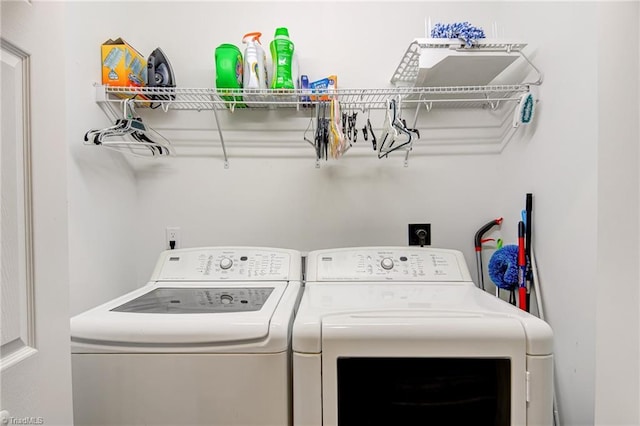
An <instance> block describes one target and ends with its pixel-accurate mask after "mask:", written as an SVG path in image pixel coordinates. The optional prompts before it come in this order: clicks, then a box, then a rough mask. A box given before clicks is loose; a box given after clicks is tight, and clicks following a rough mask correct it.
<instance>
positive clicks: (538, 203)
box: [67, 2, 639, 425]
mask: <svg viewBox="0 0 640 426" xmlns="http://www.w3.org/2000/svg"><path fill="white" fill-rule="evenodd" d="M625 8H629V9H630V10H629V11H630V12H634V13H636V16H637V7H636V6H634V5H633V4H631V3H629V4H625V5H624V8H623V10H624V11H623V12H621V13H622V14H624V13H625V11H626V9H625ZM142 16H144V17H145V19H141V17H142ZM168 16H170V17H171V20H170V21H168V22H169V23H170V24H169V25H166V26H161V25H159V24H158V23H159V22H160V21H163V20H164V19H165V18H164V17H168ZM96 17H100V19H96ZM426 17H431V19H432V22H434V23H435V22H451V21H462V20H469V21H471V22H472V23H474V24H475V25H479V26H482V27H484V28H485V29H490V28H491V25H492V23H493V22H497V23H498V24H499V28H500V30H501V35H504V36H506V37H509V38H517V39H522V40H524V41H526V42H528V43H529V47H528V48H527V49H526V52H527V53H528V55H529V56H530V57H531V59H532V60H533V61H534V63H535V64H536V65H537V66H538V67H539V68H540V69H541V70H542V71H543V72H544V74H545V81H544V83H543V85H542V86H541V87H540V88H539V95H540V103H539V104H538V108H537V110H536V119H535V123H534V124H533V125H532V127H529V128H527V129H523V131H522V132H521V133H520V134H519V135H517V136H516V137H515V138H514V139H513V140H512V141H511V142H510V144H509V145H508V146H507V148H506V149H505V150H504V152H503V153H502V154H501V155H427V154H428V153H431V152H438V149H439V148H438V145H437V144H438V143H441V142H442V140H437V139H434V138H433V134H434V133H437V134H440V133H438V131H437V130H434V129H433V127H434V126H438V125H440V124H441V123H443V122H444V121H441V119H442V120H445V118H443V117H442V116H441V115H439V114H438V113H434V112H431V113H428V114H423V115H422V116H421V121H420V123H421V126H422V128H423V129H426V128H431V130H429V131H424V130H423V134H425V136H424V138H423V141H421V142H422V144H423V145H422V146H421V145H420V142H419V143H418V146H416V148H415V149H414V152H413V153H412V156H411V157H410V160H409V163H410V164H409V167H408V168H404V167H402V158H399V157H394V158H390V159H386V160H377V159H374V158H373V157H372V156H369V155H367V154H368V153H369V149H368V148H366V147H365V146H364V145H358V146H357V147H356V148H355V149H354V150H353V152H350V153H348V155H347V156H346V157H345V158H344V159H342V160H339V161H336V162H330V163H327V164H325V163H323V164H322V167H321V168H320V169H316V168H315V167H314V161H313V152H312V150H311V148H310V147H309V146H307V145H306V143H305V142H303V141H302V133H303V131H304V128H305V127H306V125H307V123H308V119H307V118H305V117H304V116H303V117H300V116H296V115H295V114H290V113H287V112H285V111H269V112H259V113H251V112H247V111H238V112H236V113H234V114H232V115H230V114H222V115H223V127H224V128H225V129H232V128H234V127H237V126H238V125H239V124H240V125H241V126H243V127H245V128H246V129H249V130H251V129H253V131H252V132H249V133H239V132H233V131H229V132H227V133H226V136H227V139H228V140H229V141H228V144H227V149H228V151H229V154H230V168H229V169H224V168H223V165H222V161H221V158H220V149H219V146H218V144H217V143H216V142H213V143H210V142H209V141H207V140H206V139H207V138H213V139H214V141H215V140H217V137H216V133H215V132H214V131H213V130H212V129H213V126H212V125H211V122H212V117H211V113H210V112H201V113H199V114H198V113H195V112H187V113H180V112H176V113H174V114H166V115H163V113H162V112H161V111H154V112H153V114H149V117H150V118H149V120H150V121H149V122H150V123H153V124H154V125H157V126H158V127H160V128H163V129H164V130H166V134H167V135H170V136H171V137H172V139H174V142H176V145H177V147H182V148H185V147H186V148H187V150H186V152H190V153H196V152H202V153H203V155H202V156H185V157H181V158H174V159H168V160H160V161H151V162H149V161H142V162H140V161H135V162H133V163H132V164H133V167H132V168H130V167H129V165H128V163H126V162H125V161H123V160H122V159H121V158H120V157H118V156H117V155H113V154H112V153H108V152H105V151H103V150H96V149H92V148H90V147H83V146H81V145H80V142H79V141H80V137H81V135H82V134H83V133H84V132H85V131H86V130H88V129H89V128H92V127H99V126H105V125H106V124H107V123H106V121H105V118H104V116H102V115H101V113H100V112H99V109H98V107H97V106H95V103H94V101H93V97H92V95H93V93H92V88H91V84H92V82H94V81H97V80H98V79H99V72H98V69H99V68H98V55H99V54H98V46H99V44H100V43H101V42H103V41H104V40H106V39H107V38H112V37H118V36H121V37H123V38H125V39H126V40H127V41H129V42H130V43H132V44H133V45H134V46H135V47H136V48H137V49H138V50H140V51H141V52H144V54H148V53H149V52H151V51H152V50H153V49H154V48H155V47H158V46H161V47H162V49H163V50H164V51H165V53H166V54H167V55H168V56H169V59H170V60H171V62H172V65H173V67H174V69H175V72H176V77H177V80H178V85H179V86H182V87H212V86H213V84H214V76H215V74H214V62H213V52H214V49H215V47H216V46H217V45H219V44H221V43H225V42H231V43H235V44H238V45H239V44H240V39H241V37H242V35H243V34H244V33H245V32H250V31H256V30H259V31H262V32H263V33H264V36H263V44H264V45H265V46H266V45H268V42H269V41H270V40H271V38H272V33H273V31H274V29H275V28H276V26H286V27H288V28H289V31H290V34H291V37H292V39H293V41H294V42H295V44H296V47H297V48H298V49H299V51H300V56H301V62H302V66H303V72H304V73H307V74H309V75H310V77H311V78H312V79H315V78H320V77H322V76H325V75H328V74H332V73H335V74H337V75H338V77H339V78H338V84H339V86H340V87H345V88H351V87H385V86H387V85H388V80H389V78H390V76H391V73H392V72H393V70H394V69H395V67H396V65H397V62H398V60H399V59H400V57H401V56H402V54H403V52H404V50H405V49H406V47H407V46H408V44H409V42H410V41H411V40H412V39H413V38H415V37H420V36H423V35H424V19H425V18H426ZM69 19H70V22H77V25H70V26H69V28H68V33H67V36H68V41H67V42H68V52H69V56H68V60H69V62H70V64H69V65H68V67H67V68H68V75H67V78H68V79H69V81H73V82H75V87H74V92H73V96H69V103H68V109H69V111H70V112H71V113H70V114H69V115H70V116H73V117H77V118H78V120H77V122H75V123H70V134H72V135H74V138H75V139H74V140H72V141H71V142H72V143H71V145H72V148H71V156H72V165H71V166H70V167H71V170H70V197H71V199H70V210H71V218H70V228H71V230H70V233H71V234H70V240H71V257H72V264H71V265H72V268H71V278H72V280H71V285H72V297H71V300H72V303H73V306H72V307H73V309H72V310H73V311H74V312H78V311H80V310H82V309H84V308H86V307H88V306H92V305H95V304H97V303H99V302H101V301H103V300H106V299H108V298H110V297H112V296H115V295H117V294H120V293H121V292H123V291H124V290H125V289H129V288H133V287H135V286H138V285H141V284H143V283H144V282H145V280H146V279H147V278H148V277H149V274H150V273H151V270H152V268H153V265H154V262H155V260H156V258H157V254H158V252H159V251H160V250H162V249H163V248H164V229H165V227H167V226H180V227H181V229H182V241H183V245H184V246H199V245H225V244H233V245H242V244H247V245H265V246H282V247H291V248H297V249H301V250H311V249H316V248H325V247H337V246H351V245H386V244H389V245H404V244H406V226H407V223H410V222H423V221H425V222H430V223H431V224H432V230H433V240H432V243H433V245H434V246H441V247H451V248H457V249H461V250H463V252H464V254H465V256H466V259H467V261H468V263H469V266H470V269H471V270H472V271H475V262H474V253H473V234H474V233H475V231H476V230H477V228H478V227H479V226H481V225H483V224H484V223H486V222H487V221H488V220H490V219H493V218H495V217H498V216H504V217H505V224H504V225H503V227H502V230H501V231H500V232H498V233H496V235H501V236H502V237H503V238H504V239H505V241H506V242H510V241H511V242H512V241H514V240H515V233H516V223H517V221H518V220H519V218H520V210H521V209H522V208H523V207H524V200H525V193H527V192H533V193H534V244H535V251H536V255H537V260H538V264H539V268H540V277H541V282H542V285H543V286H544V298H545V308H546V311H547V315H548V320H549V321H550V323H551V324H552V327H553V328H554V332H555V345H556V362H557V382H558V386H559V394H560V397H559V402H560V411H561V415H562V418H563V422H564V424H572V425H581V424H593V423H594V410H593V408H591V407H594V398H595V396H596V395H598V397H602V398H603V399H602V401H603V402H602V404H600V405H598V407H599V408H600V409H601V410H602V411H601V412H602V413H603V416H605V414H604V413H606V412H608V411H609V410H614V408H613V407H618V408H617V409H618V410H619V412H620V408H619V406H618V405H617V404H614V401H609V400H608V399H606V397H605V396H604V395H602V394H601V393H596V391H595V378H596V375H595V373H594V371H595V369H596V367H599V368H600V367H604V368H606V367H605V366H606V364H607V363H608V362H610V361H612V358H611V356H612V354H610V353H609V352H607V351H605V352H598V353H599V354H600V355H599V358H598V359H596V344H597V343H600V342H602V344H605V341H604V340H601V338H600V336H598V337H596V330H597V329H598V330H599V329H600V327H597V325H598V322H597V321H598V317H596V309H598V313H599V314H600V313H602V312H604V314H603V315H611V313H612V312H613V310H612V309H613V307H614V305H613V304H612V303H613V301H610V302H605V303H601V302H598V301H597V298H596V296H597V295H598V296H600V291H603V290H604V288H602V287H601V285H600V284H599V282H598V281H597V279H596V278H597V277H600V276H601V275H600V274H602V271H604V270H605V269H615V268H616V267H618V265H619V262H620V259H616V258H612V257H607V258H606V259H607V260H606V261H605V264H602V262H600V263H598V262H597V256H598V255H605V254H606V253H604V252H603V250H602V249H601V248H600V247H599V245H598V239H597V238H602V237H603V235H602V233H601V232H598V226H605V225H606V224H603V222H602V221H601V220H599V216H598V215H599V214H602V213H604V212H605V211H608V210H607V209H608V207H607V204H606V203H605V201H602V200H604V198H599V197H602V196H603V195H605V194H606V192H603V191H604V188H605V187H607V185H610V184H611V183H612V182H617V181H618V180H617V179H618V178H617V177H613V179H614V180H610V179H611V178H610V177H607V175H608V174H609V173H612V172H614V171H616V170H618V169H619V167H618V165H617V164H616V163H613V162H608V161H607V162H605V163H603V164H599V160H598V154H599V151H602V148H603V143H606V141H603V140H602V138H603V137H604V136H603V134H602V133H599V126H602V124H603V121H604V123H605V124H606V123H608V122H609V120H612V119H613V116H610V115H609V114H608V112H607V111H608V109H606V108H604V109H603V108H599V104H598V88H600V93H601V94H602V91H606V90H608V86H607V80H606V79H603V78H602V77H601V76H599V73H598V70H599V66H602V65H603V63H604V60H605V58H606V56H605V55H604V53H603V49H604V48H605V47H604V46H603V45H602V43H599V40H600V38H604V37H605V35H604V34H601V33H598V32H597V31H596V30H595V29H596V28H600V27H602V28H612V27H615V26H616V24H615V23H614V22H611V19H612V18H611V17H610V16H609V15H602V16H601V15H600V14H599V9H598V4H597V3H574V2H570V3H569V2H568V3H547V2H543V3H538V2H536V3H525V2H517V3H506V2H499V3H479V2H474V3H458V2H454V3H432V2H411V3H400V2H393V3H392V2H388V3H384V2H376V3H375V7H374V6H373V4H371V3H367V2H354V3H346V2H339V3H329V2H321V3H311V2H277V3H275V2H271V3H263V2H260V3H246V2H239V3H224V2H212V3H205V2H198V3H180V4H178V3H172V2H158V3H153V7H151V6H150V3H146V2H145V3H129V2H127V3H126V4H125V3H94V2H91V3H90V4H82V3H70V4H69ZM636 21H637V20H636ZM163 22H164V21H163ZM328 22H332V29H329V25H328ZM637 39H638V38H637V33H636V36H635V38H629V39H626V40H627V42H628V43H630V44H631V45H632V46H637V44H638V42H637ZM576 44H577V45H578V46H580V47H582V48H581V49H578V48H577V47H575V45H576ZM635 51H636V52H637V49H636V50H635ZM88 58H89V59H88ZM636 65H637V64H636ZM631 74H632V72H631V71H630V72H629V74H625V75H624V76H623V77H624V78H628V79H630V80H632V81H633V84H635V85H636V86H633V87H637V72H636V74H635V75H636V77H635V79H634V77H633V76H632V75H631ZM611 84H613V81H611ZM616 87H618V86H616ZM633 93H637V90H636V91H635V92H633ZM636 108H637V105H636ZM630 111H631V112H630V113H633V110H630ZM636 116H637V114H636ZM456 118H459V119H462V120H463V121H464V120H466V118H467V116H466V115H465V114H464V113H460V114H457V117H456ZM471 119H472V121H473V120H475V121H474V122H477V116H476V115H473V114H472V116H471ZM245 120H246V121H247V122H246V123H245V122H244V121H245ZM375 120H378V121H380V120H379V116H376V115H375V114H372V121H374V124H375ZM187 122H188V123H189V125H190V126H193V127H194V128H197V129H199V130H198V131H193V132H179V131H177V130H175V128H178V127H180V126H183V125H184V123H187ZM491 122H493V121H491ZM287 127H290V128H293V129H294V131H280V130H283V129H285V128H287ZM261 128H267V129H269V130H268V131H267V132H264V133H260V132H257V131H256V130H257V129H261ZM481 132H482V131H480V130H479V133H478V134H481ZM635 132H636V133H635V134H636V139H635V140H636V141H637V126H636V127H635ZM445 133H446V132H445ZM621 133H622V135H628V139H626V140H625V141H626V142H624V143H625V144H626V143H629V144H631V140H632V136H633V132H621ZM248 134H249V135H251V136H250V137H247V135H248ZM256 134H257V136H256ZM451 134H452V135H453V132H451ZM462 139H463V140H462V141H461V140H459V139H458V140H456V142H459V143H460V142H465V143H467V144H471V146H473V144H474V143H477V142H478V141H477V140H473V139H469V138H462ZM479 139H481V138H480V136H479V137H478V140H479ZM209 144H210V145H211V146H210V147H208V146H207V145H209ZM358 144H360V142H358ZM625 146H627V145H625ZM610 149H611V154H612V155H613V156H614V157H615V156H616V155H618V154H617V153H618V152H619V151H617V148H616V147H614V146H613V145H612V146H611V148H610ZM631 154H632V155H630V156H629V157H627V162H625V163H624V170H626V171H628V172H633V171H634V170H636V169H637V159H638V155H637V149H636V150H633V149H632V152H631ZM634 159H635V160H634ZM127 161H128V160H127ZM634 161H635V164H634ZM603 173H604V174H603ZM634 173H636V172H634ZM599 174H600V175H599ZM634 176H636V177H635V178H634V179H636V180H632V181H630V182H629V183H628V185H629V189H630V190H631V191H632V192H633V193H634V194H637V193H638V189H637V187H638V184H637V175H634ZM634 189H635V190H634ZM627 202H628V203H629V204H630V205H629V206H627ZM634 203H635V204H634ZM616 205H621V208H623V207H625V208H627V214H630V215H633V214H634V212H635V214H636V217H637V199H635V198H634V197H632V199H630V200H628V201H626V202H625V200H621V199H617V201H616ZM108 208H115V209H116V211H115V212H113V213H111V212H110V211H109V210H108ZM625 223H626V222H625ZM634 226H635V228H633V229H637V224H635V225H634ZM603 229H604V228H603ZM605 234H606V233H605ZM632 235H638V233H637V232H635V233H633V234H632ZM604 237H605V238H606V235H604ZM630 250H631V251H630V253H631V254H632V253H637V240H636V241H635V242H631V243H630ZM634 250H635V252H634ZM631 254H630V255H631ZM487 259H488V258H487ZM636 259H637V256H636ZM634 268H635V267H634ZM625 271H626V269H625ZM630 274H631V275H628V276H625V278H628V279H629V281H628V282H629V287H630V290H633V288H634V287H633V286H634V284H633V277H634V275H633V274H636V275H635V277H636V278H637V270H634V272H632V273H630ZM474 275H475V273H474ZM635 288H637V279H636V282H635ZM607 294H609V293H607ZM610 295H611V296H613V293H611V294H610ZM627 296H629V298H628V299H627V303H628V304H629V305H633V303H634V301H635V306H636V310H635V311H633V310H632V311H631V312H634V314H633V315H631V316H632V320H633V319H634V318H635V322H633V321H631V324H630V325H629V326H628V327H629V328H630V329H631V330H635V332H634V335H635V336H638V334H639V333H638V328H639V325H638V320H637V306H638V296H637V289H636V292H635V293H633V291H631V292H630V293H628V294H627ZM609 324H613V323H611V322H610V321H608V320H605V321H604V322H602V324H601V325H603V326H605V327H609ZM616 343H618V342H616ZM628 344H629V345H631V346H633V345H636V346H635V347H636V349H637V340H636V341H635V343H634V342H633V339H631V341H629V342H628ZM629 357H630V358H632V355H629ZM629 361H630V362H632V361H633V360H632V359H631V360H629ZM632 368H634V369H635V370H634V371H635V372H636V373H635V377H636V378H637V377H638V374H637V360H636V363H635V364H634V365H633V366H632ZM610 373H611V374H614V375H612V376H609V377H611V381H612V382H613V380H614V379H613V377H617V375H619V374H620V371H618V370H615V371H611V372H610ZM616 373H617V375H615V374H616ZM631 381H633V379H632V380H631ZM624 383H625V385H624V388H623V390H622V391H623V392H628V397H629V399H633V398H635V399H636V400H637V399H638V389H637V381H635V385H634V384H633V383H627V382H624ZM634 410H635V411H637V409H636V408H632V407H624V409H623V410H622V411H623V412H624V414H621V416H627V417H626V418H633V417H628V416H632V414H630V412H631V411H634ZM635 415H637V413H636V414H635ZM603 418H607V419H608V418H610V417H608V415H607V416H605V417H603Z"/></svg>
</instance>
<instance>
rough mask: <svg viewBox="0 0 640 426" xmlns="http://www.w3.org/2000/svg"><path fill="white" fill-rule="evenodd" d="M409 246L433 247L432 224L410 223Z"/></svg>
mask: <svg viewBox="0 0 640 426" xmlns="http://www.w3.org/2000/svg"><path fill="white" fill-rule="evenodd" d="M409 245H410V246H428V245H431V224H430V223H410V224H409Z"/></svg>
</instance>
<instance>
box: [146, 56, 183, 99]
mask: <svg viewBox="0 0 640 426" xmlns="http://www.w3.org/2000/svg"><path fill="white" fill-rule="evenodd" d="M147 87H176V78H175V76H174V74H173V69H172V68H171V63H169V59H168V58H167V57H166V56H165V54H164V52H163V51H162V49H160V48H159V47H158V48H157V49H156V50H154V51H153V52H151V55H149V59H147ZM170 93H171V92H170ZM175 97H176V96H175V94H173V93H171V94H170V95H169V96H167V95H164V94H163V95H160V94H158V95H155V94H151V95H149V98H151V99H152V100H171V99H175Z"/></svg>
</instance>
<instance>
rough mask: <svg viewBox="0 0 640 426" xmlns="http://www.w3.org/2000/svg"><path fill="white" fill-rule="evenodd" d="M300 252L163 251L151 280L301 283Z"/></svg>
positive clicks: (247, 249) (242, 249)
mask: <svg viewBox="0 0 640 426" xmlns="http://www.w3.org/2000/svg"><path fill="white" fill-rule="evenodd" d="M301 258H302V256H301V255H300V253H299V252H296V251H295V250H286V249H259V248H251V247H229V248H214V247H212V248H197V249H179V250H167V251H164V252H162V254H161V255H160V259H159V260H158V263H157V265H156V269H155V271H154V273H153V276H152V277H151V280H152V281H289V280H294V281H300V279H301Z"/></svg>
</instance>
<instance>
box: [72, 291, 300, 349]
mask: <svg viewBox="0 0 640 426" xmlns="http://www.w3.org/2000/svg"><path fill="white" fill-rule="evenodd" d="M294 284H296V285H299V284H298V283H294ZM288 286H289V284H288V283H287V282H275V281H271V282H234V283H230V282H227V283H215V285H214V284H213V283H203V282H180V283H179V285H172V283H170V282H162V283H157V282H151V283H149V284H147V285H146V286H144V287H142V288H140V289H137V290H135V291H133V292H130V293H128V294H126V295H124V296H122V297H119V298H117V299H114V300H112V301H109V302H107V303H105V304H103V305H100V306H98V307H96V308H93V309H91V310H88V311H86V312H84V313H82V314H79V315H77V316H75V317H73V318H72V319H71V339H72V342H83V343H92V344H95V345H103V346H108V345H114V346H119V347H122V346H157V347H160V346H176V345H179V346H184V347H188V346H190V345H223V344H228V345H231V344H236V345H237V344H238V343H242V342H260V341H262V340H265V339H267V338H268V337H269V332H270V324H271V320H272V317H273V316H274V313H275V312H276V311H277V310H278V306H279V305H280V302H281V299H282V298H283V294H284V293H285V291H286V289H287V287H288ZM296 291H297V290H296ZM282 309H284V308H281V310H282ZM287 309H291V307H288V308H287Z"/></svg>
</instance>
